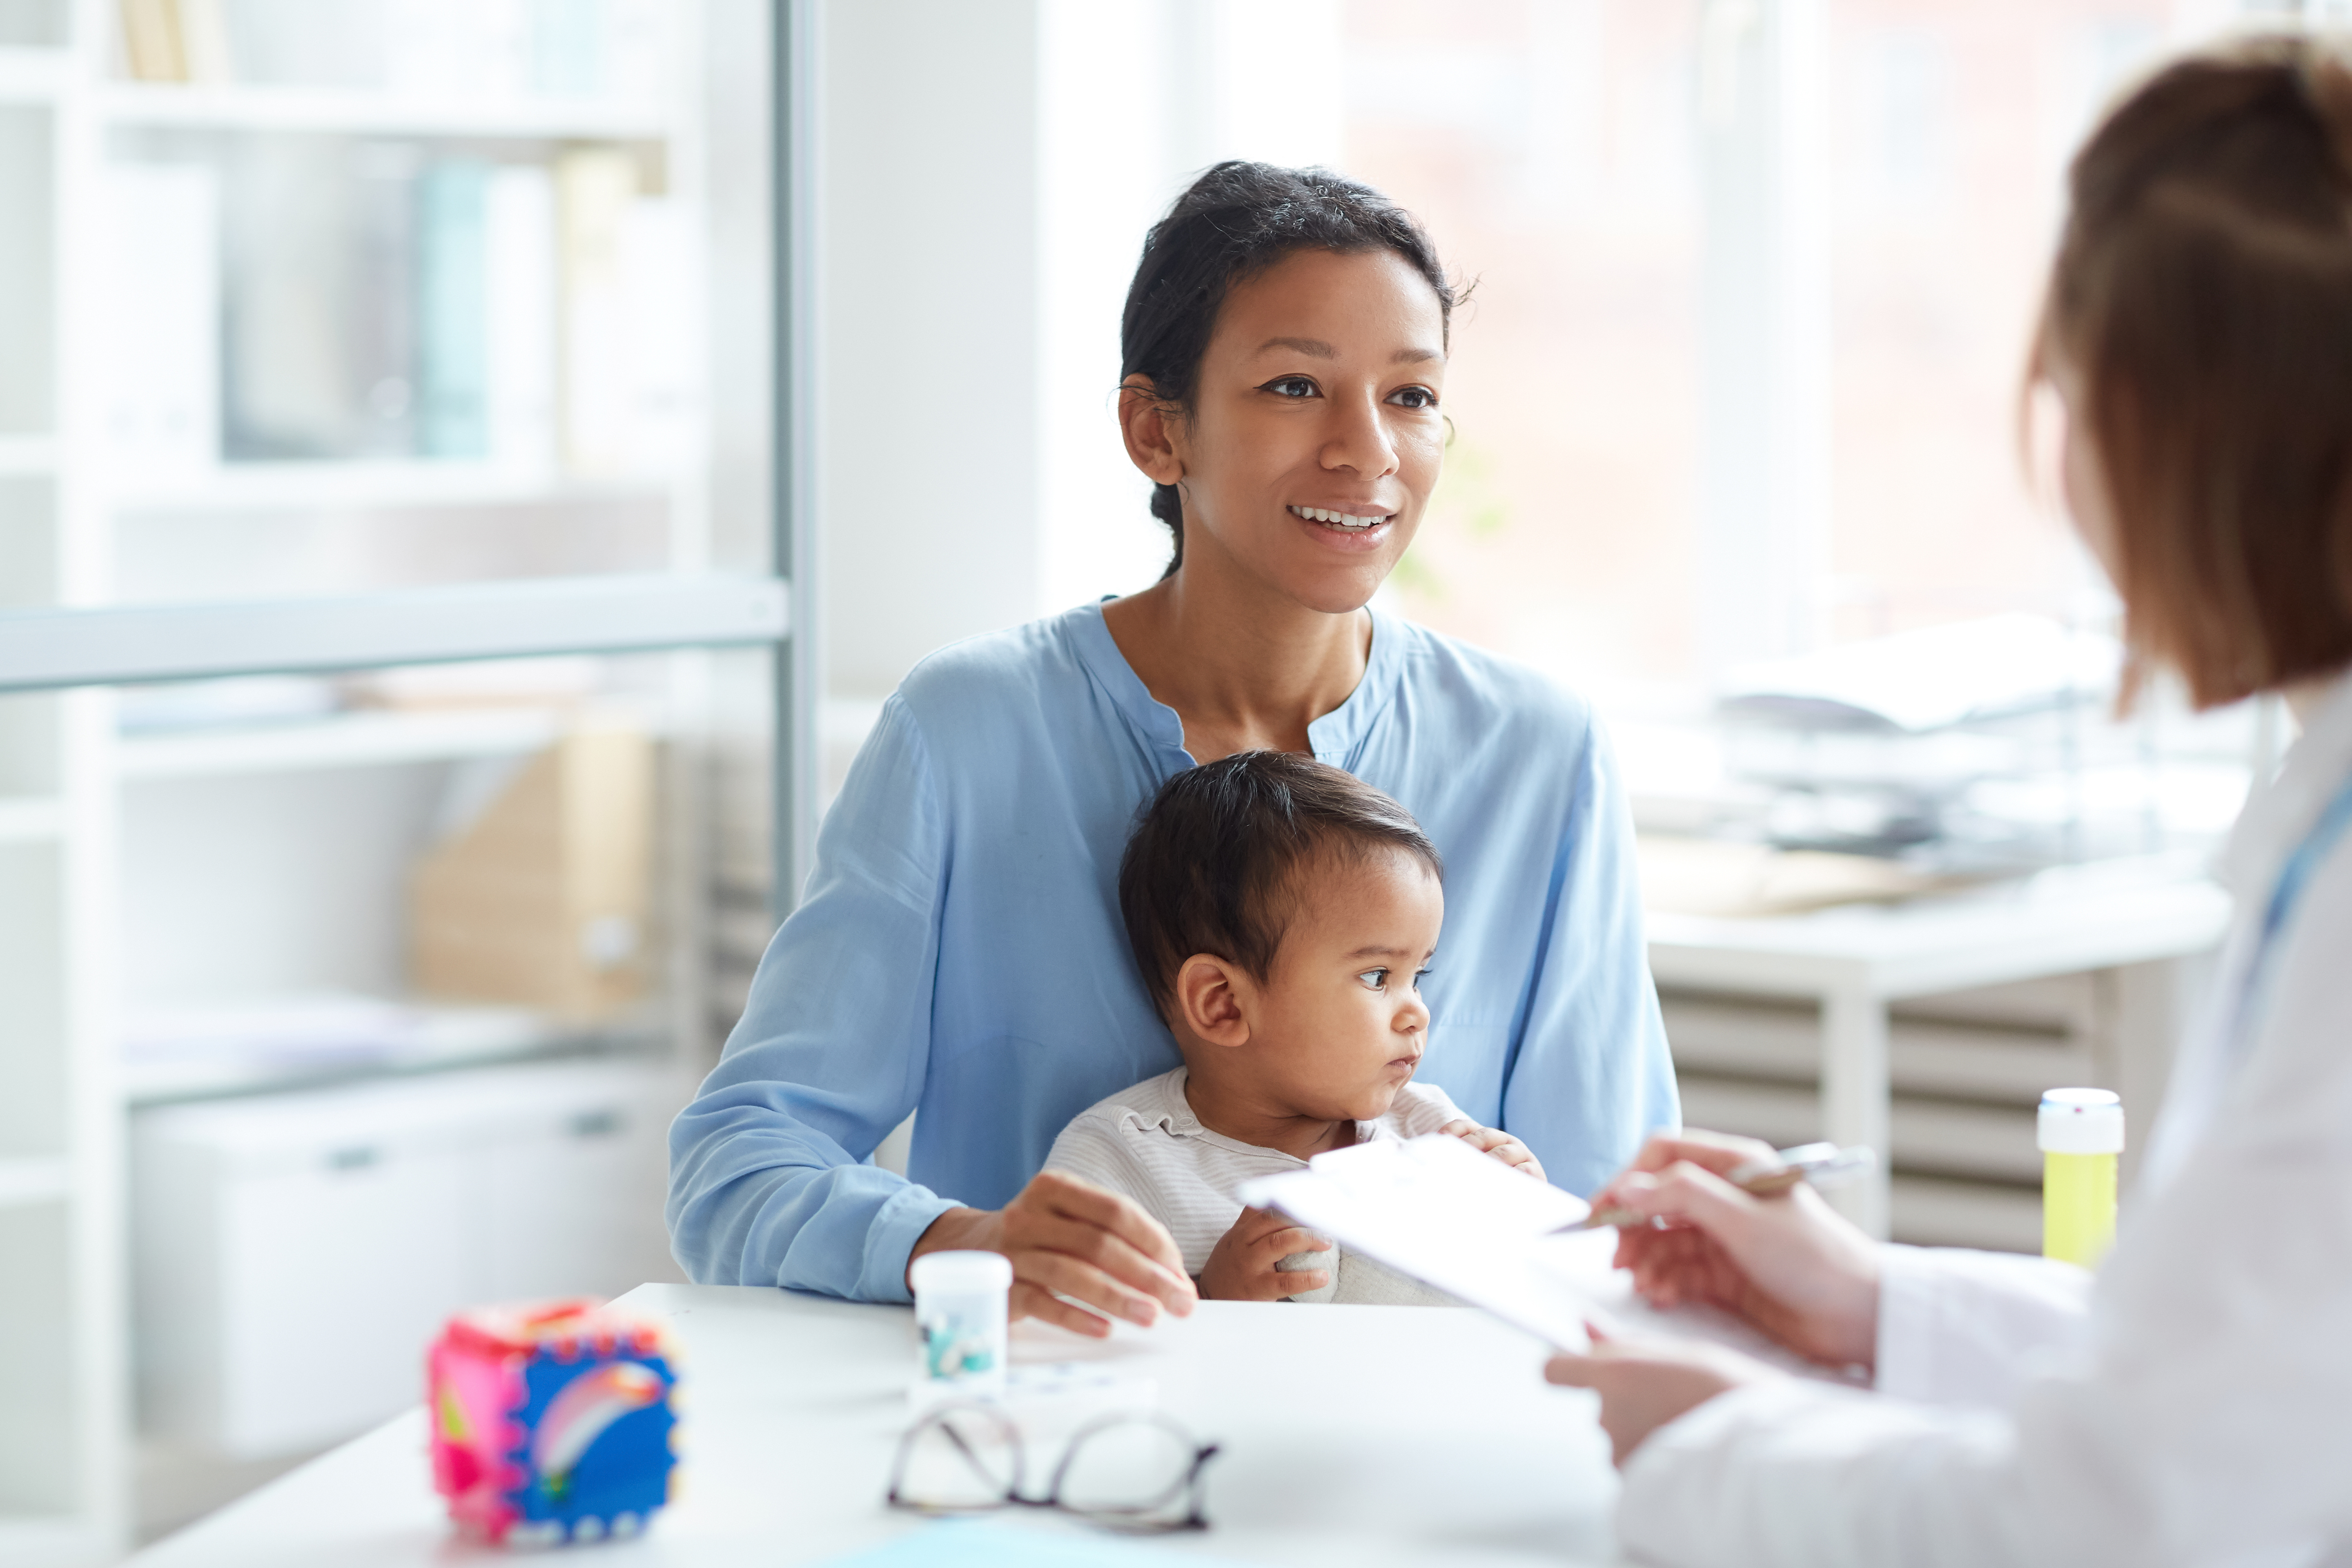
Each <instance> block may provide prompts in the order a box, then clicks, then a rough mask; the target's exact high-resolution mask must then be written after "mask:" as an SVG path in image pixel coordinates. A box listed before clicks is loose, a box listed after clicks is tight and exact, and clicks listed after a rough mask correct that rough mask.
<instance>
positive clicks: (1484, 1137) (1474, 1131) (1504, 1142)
mask: <svg viewBox="0 0 2352 1568" xmlns="http://www.w3.org/2000/svg"><path fill="white" fill-rule="evenodd" d="M1438 1131H1440V1132H1444V1133H1449V1134H1451V1135H1452V1136H1454V1137H1456V1138H1459V1139H1461V1140H1462V1142H1465V1143H1467V1144H1469V1145H1470V1147H1472V1148H1473V1149H1475V1150H1477V1151H1478V1152H1480V1153H1482V1154H1492V1155H1493V1156H1495V1158H1496V1159H1497V1160H1500V1161H1501V1162H1503V1163H1504V1164H1506V1165H1508V1166H1510V1167H1511V1169H1513V1170H1515V1171H1519V1172H1523V1173H1526V1174H1528V1175H1530V1176H1533V1177H1534V1178H1535V1179H1536V1180H1537V1181H1538V1182H1540V1181H1542V1180H1543V1179H1544V1172H1543V1162H1542V1161H1540V1160H1538V1159H1537V1158H1536V1152H1535V1151H1534V1150H1532V1149H1530V1148H1528V1146H1527V1145H1526V1144H1524V1143H1522V1142H1519V1141H1518V1140H1517V1139H1516V1138H1514V1137H1512V1136H1511V1135H1510V1134H1509V1133H1507V1132H1503V1131H1497V1130H1496V1129H1495V1128H1492V1127H1481V1126H1479V1125H1478V1123H1476V1122H1475V1121H1471V1120H1470V1119H1469V1118H1468V1117H1466V1116H1457V1117H1455V1118H1454V1120H1453V1121H1449V1122H1447V1123H1446V1124H1445V1125H1444V1126H1443V1127H1441V1128H1439V1129H1438Z"/></svg>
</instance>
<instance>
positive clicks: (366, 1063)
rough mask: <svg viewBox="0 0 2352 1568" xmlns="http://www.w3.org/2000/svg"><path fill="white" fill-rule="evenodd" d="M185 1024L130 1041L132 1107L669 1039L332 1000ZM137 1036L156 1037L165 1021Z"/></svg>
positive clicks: (522, 1016)
mask: <svg viewBox="0 0 2352 1568" xmlns="http://www.w3.org/2000/svg"><path fill="white" fill-rule="evenodd" d="M175 1022H176V1023H177V1024H178V1025H179V1026H182V1027H184V1028H185V1029H186V1031H187V1034H188V1037H187V1038H186V1039H184V1040H182V1041H179V1042H178V1043H176V1044H171V1045H159V1043H158V1041H157V1040H155V1039H153V1038H149V1039H145V1040H140V1039H133V1040H131V1041H129V1042H126V1044H125V1047H124V1053H123V1060H122V1063H121V1082H122V1090H123V1098H124V1100H125V1103H127V1104H128V1105H129V1106H130V1107H131V1109H133V1110H152V1109H155V1108H157V1107H161V1106H165V1105H181V1104H186V1103H189V1102H191V1101H194V1100H233V1099H246V1098H248V1097H251V1096H255V1095H267V1094H280V1093H286V1092H289V1091H291V1090H296V1089H324V1088H331V1087H336V1086H340V1085H345V1084H353V1083H367V1082H376V1081H382V1080H388V1079H407V1078H417V1077H425V1076H430V1075H433V1074H436V1073H444V1072H456V1071H465V1070H470V1069H473V1068H486V1067H501V1066H516V1065H520V1064H523V1063H530V1062H542V1061H554V1060H580V1061H588V1060H613V1059H632V1060H635V1059H646V1058H657V1057H659V1056H660V1054H661V1051H662V1048H663V1047H664V1045H665V1044H666V1041H667V1037H666V1036H665V1035H664V1033H663V1032H662V1030H661V1028H660V1027H659V1026H657V1025H656V1024H655V1023H652V1022H649V1021H648V1020H647V1018H646V1017H645V1016H640V1015H636V1014H632V1015H628V1016H623V1017H620V1018H615V1019H611V1020H607V1021H605V1022H604V1023H601V1024H595V1025H583V1024H566V1023H562V1022H561V1021H559V1020H556V1019H553V1018H550V1017H547V1016H543V1015H541V1014H537V1013H533V1012H530V1011H529V1010H528V1009H524V1008H519V1007H503V1006H466V1005H440V1004H431V1003H425V1004H413V1005H398V1004H383V1003H377V1004H375V1005H374V1010H373V1012H371V1011H370V1010H369V1006H368V1004H367V1003H366V1001H365V999H362V998H348V999H346V1001H345V1005H343V1006H341V1008H340V1009H338V1008H337V1007H336V1006H335V1005H332V1004H331V1003H330V1004H329V1005H328V1006H327V1008H326V1011H325V1014H324V1015H323V1016H321V1015H320V1009H319V1006H318V1005H317V1004H315V1003H313V1004H310V1005H305V1004H304V1002H303V1001H302V1000H301V999H299V998H295V999H290V1000H289V1001H288V1002H287V1003H285V1004H284V1005H283V1007H282V1009H281V1008H279V1007H273V1006H269V1005H257V1006H252V1007H248V1008H246V1009H242V1010H236V1011H232V1012H214V1013H207V1012H202V1011H199V1012H193V1013H190V1014H188V1015H186V1016H184V1017H183V1018H181V1019H179V1020H176V1021H175ZM134 1028H143V1029H145V1030H147V1031H148V1032H149V1034H150V1035H152V1034H153V1033H154V1032H155V1029H156V1025H155V1021H154V1020H152V1019H148V1020H143V1021H141V1022H139V1023H137V1024H135V1025H134Z"/></svg>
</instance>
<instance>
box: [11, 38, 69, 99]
mask: <svg viewBox="0 0 2352 1568" xmlns="http://www.w3.org/2000/svg"><path fill="white" fill-rule="evenodd" d="M72 80H73V68H72V56H71V55H70V54H69V53H68V51H66V50H64V49H29V48H21V47H14V48H11V47H0V102H13V103H22V102H24V101H25V100H27V99H33V100H42V101H47V100H52V99H56V98H58V97H61V96H62V95H63V94H64V92H65V90H66V88H67V86H68V84H69V83H70V82H71V81H72Z"/></svg>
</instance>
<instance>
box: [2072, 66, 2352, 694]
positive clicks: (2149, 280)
mask: <svg viewBox="0 0 2352 1568" xmlns="http://www.w3.org/2000/svg"><path fill="white" fill-rule="evenodd" d="M2069 195H2070V197H2071V201H2070V211H2069V213H2068V216H2067V220H2066V226H2065V231H2064V234H2063V237H2062V238H2061V240H2060V243H2059V248H2058V256H2057V261H2056V264H2055V266H2054V267H2053V269H2052V275H2051V279H2050V288H2049V292H2048V295H2047V297H2046V299H2045V300H2044V303H2043V306H2042V326H2041V330H2040V332H2039V333H2038V335H2037V339H2036V342H2035V347H2034V355H2033V363H2032V371H2031V374H2032V378H2033V379H2034V380H2036V381H2040V380H2044V379H2047V378H2048V377H2049V376H2050V374H2051V373H2052V371H2053V367H2054V366H2063V368H2064V369H2065V370H2067V371H2069V372H2071V373H2072V374H2073V375H2074V377H2076V378H2079V383H2080V392H2079V394H2078V402H2079V406H2077V407H2076V408H2075V409H2074V416H2075V417H2076V418H2078V419H2082V420H2084V422H2085V428H2086V429H2087V431H2088V433H2089V435H2090V437H2091V444H2092V449H2093V450H2094V451H2095V453H2096V455H2097V458H2098V468H2099V471H2100V476H2101V478H2102V479H2104V480H2105V486H2106V490H2107V494H2108V498H2109V500H2110V509H2111V510H2112V513H2113V517H2114V527H2115V532H2116V540H2115V547H2114V553H2115V556H2116V563H2115V564H2116V587H2117V589H2118V590H2119V591H2120V593H2121V594H2122V596H2123V601H2124V606H2125V611H2124V615H2125V626H2124V635H2125V641H2126V645H2127V646H2128V647H2129V648H2130V652H2131V667H2130V669H2129V671H2128V673H2127V677H2126V687H2125V693H2126V701H2128V700H2129V699H2130V697H2131V696H2132V695H2133V694H2135V693H2136V692H2137V689H2138V687H2139V685H2140V684H2141V681H2142V679H2144V677H2145V674H2146V672H2147V667H2148V666H2149V665H2150V664H2151V663H2162V664H2167V665H2169V666H2171V667H2172V668H2175V669H2177V670H2178V671H2179V673H2180V675H2181V676H2182V678H2183V679H2185V681H2186V682H2187V685H2188V688H2189V697H2190V699H2191V700H2192V701H2194V702H2195V704H2196V705H2197V706H2198V707H2200V708H2210V707H2212V706H2215V705H2217V704H2220V703H2224V702H2231V701H2235V700H2238V699H2240V698H2242V697H2246V696H2249V695H2251V694H2252V693H2253V692H2257V691H2263V690H2267V689H2272V688H2274V687H2277V686H2279V685H2282V684H2284V683H2287V682H2292V681H2294V680H2298V679H2305V678H2307V677H2310V676H2315V675H2319V674H2322V673H2325V672H2327V671H2330V670H2334V669H2336V668H2339V667H2340V666H2342V665H2344V664H2345V663H2346V662H2347V661H2352V69H2347V61H2346V56H2345V54H2344V52H2343V49H2342V47H2340V46H2337V45H2333V44H2329V43H2326V42H2323V41H2320V40H2317V39H2314V38H2310V37H2261V38H2252V39H2247V40H2243V41H2241V42H2238V43H2234V44H2230V45H2226V46H2221V47H2214V48H2210V49H2207V50H2203V51H2200V52H2199V53H2197V54H2194V55H2191V56H2189V57H2187V58H2182V59H2180V60H2178V61H2176V62H2175V63H2173V64H2172V65H2170V66H2168V67H2166V68H2164V69H2162V70H2161V71H2159V72H2158V73H2157V74H2156V75H2155V76H2154V77H2152V78H2150V79H2148V80H2147V81H2146V82H2145V83H2144V84H2142V85H2141V86H2140V87H2139V88H2138V89H2137V90H2136V91H2134V92H2133V93H2131V94H2130V95H2129V96H2128V97H2127V98H2126V99H2125V100H2123V101H2122V102H2121V103H2120V104H2119V105H2117V106H2116V109H2115V110H2113V111H2112V112H2110V113H2109V114H2108V115H2107V117H2106V119H2105V121H2104V122H2103V123H2102V124H2101V125H2100V126H2099V127H2098V129H2097V130H2096V131H2095V132H2093V133H2092V136H2091V139H2090V141H2089V142H2087V143H2086V144H2085V145H2084V148H2083V150H2082V152H2081V153H2079V154H2077V155H2076V157H2075V159H2074V166H2073V168H2072V170H2071V172H2070V175H2069Z"/></svg>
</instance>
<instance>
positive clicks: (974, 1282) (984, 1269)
mask: <svg viewBox="0 0 2352 1568" xmlns="http://www.w3.org/2000/svg"><path fill="white" fill-rule="evenodd" d="M907 1279H908V1282H909V1283H910V1284H912V1285H913V1286H914V1287H915V1293H916V1294H917V1295H925V1294H928V1293H929V1292H930V1291H934V1290H939V1291H944V1292H946V1293H947V1294H949V1295H950V1296H963V1295H974V1296H978V1295H986V1294H989V1293H991V1292H993V1293H996V1294H999V1295H1002V1294H1003V1292H1005V1291H1007V1290H1010V1289H1013V1259H1011V1258H1007V1257H1005V1256H1004V1254H1003V1253H1001V1252H926V1253H925V1254H923V1256H921V1257H920V1258H917V1259H915V1266H914V1267H913V1268H910V1269H908V1271H907Z"/></svg>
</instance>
